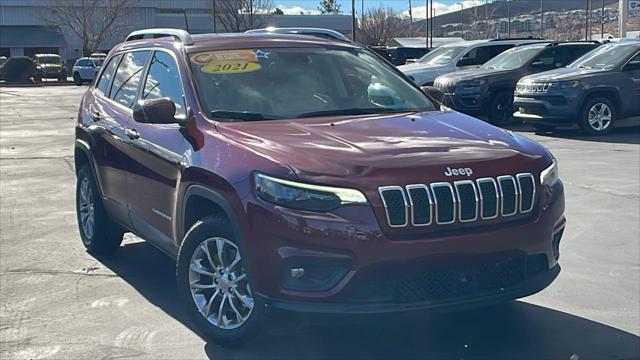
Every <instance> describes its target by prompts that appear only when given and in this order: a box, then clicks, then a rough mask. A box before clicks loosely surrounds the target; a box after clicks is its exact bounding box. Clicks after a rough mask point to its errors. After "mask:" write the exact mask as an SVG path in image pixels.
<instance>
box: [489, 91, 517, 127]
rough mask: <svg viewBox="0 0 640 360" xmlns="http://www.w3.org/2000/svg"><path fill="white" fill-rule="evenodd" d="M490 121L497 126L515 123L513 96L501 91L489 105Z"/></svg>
mask: <svg viewBox="0 0 640 360" xmlns="http://www.w3.org/2000/svg"><path fill="white" fill-rule="evenodd" d="M488 112H489V121H490V122H491V123H492V124H494V125H497V126H504V125H510V124H513V123H514V118H513V116H512V115H513V94H512V93H510V92H507V91H501V92H499V93H497V94H495V96H494V97H493V100H491V103H490V105H489V111H488Z"/></svg>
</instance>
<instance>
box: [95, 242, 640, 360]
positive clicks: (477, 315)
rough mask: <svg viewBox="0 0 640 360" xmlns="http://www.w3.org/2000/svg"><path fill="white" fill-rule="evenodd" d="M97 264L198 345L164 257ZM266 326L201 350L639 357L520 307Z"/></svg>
mask: <svg viewBox="0 0 640 360" xmlns="http://www.w3.org/2000/svg"><path fill="white" fill-rule="evenodd" d="M99 260H100V261H101V262H102V264H104V265H105V266H106V267H108V268H109V269H111V270H112V271H113V272H114V273H115V274H117V275H118V276H119V277H121V278H122V279H123V280H124V281H126V282H127V283H129V284H130V285H131V286H132V287H133V288H135V289H136V290H137V291H138V292H139V293H140V294H141V295H142V296H144V297H145V299H147V300H148V301H149V302H150V303H152V304H153V305H155V306H157V307H159V308H160V309H162V310H163V311H164V312H165V313H167V314H168V315H169V316H171V317H173V318H174V319H176V320H178V321H180V322H181V323H182V324H184V325H185V326H186V327H188V328H189V329H191V330H192V331H194V332H195V333H198V334H199V335H200V336H201V337H202V334H201V333H200V332H199V331H198V330H197V329H196V328H195V326H194V325H193V324H191V322H190V321H189V320H188V319H187V316H186V313H185V312H184V311H183V309H182V307H181V304H180V303H179V300H178V297H177V295H176V289H175V275H174V274H175V263H174V261H173V260H171V259H170V258H169V257H167V256H166V255H164V254H163V253H161V252H160V251H158V250H156V249H155V248H154V247H153V246H151V245H149V244H147V243H146V242H136V243H130V244H127V245H124V246H123V247H122V248H121V249H120V250H119V252H118V253H117V255H115V256H112V257H108V258H100V259H99ZM269 324H272V325H274V326H278V327H279V329H278V331H277V334H274V333H271V334H268V333H265V334H259V335H258V336H256V337H255V338H254V339H251V340H250V341H248V342H247V343H245V344H244V345H243V346H241V347H238V348H225V347H221V346H219V345H217V344H215V343H213V342H207V343H206V345H205V348H204V350H205V352H206V354H207V356H209V357H210V358H212V359H216V360H226V359H371V358H381V359H411V358H420V359H472V358H482V359H572V360H577V359H604V358H616V359H636V358H639V357H640V337H638V336H636V335H633V334H631V333H628V332H625V331H622V330H619V329H616V328H613V327H610V326H607V325H604V324H601V323H598V322H595V321H591V320H588V319H584V318H581V317H578V316H574V315H571V314H567V313H563V312H560V311H556V310H552V309H549V308H545V307H541V306H536V305H532V304H528V303H524V302H520V301H516V302H512V303H510V304H505V305H500V306H494V307H489V308H482V309H476V310H467V311H464V312H457V313H441V314H408V315H403V316H397V315H394V316H389V315H384V316H379V315H378V316H368V317H364V318H363V317H361V318H343V319H341V320H340V322H339V323H334V324H328V323H325V324H319V323H317V322H313V323H312V322H310V321H309V320H308V319H302V318H300V319H298V318H297V317H296V318H293V319H290V321H289V322H286V323H284V322H283V323H281V324H279V323H278V322H270V323H269ZM286 324H295V325H286ZM203 338H204V337H203ZM205 341H206V339H205Z"/></svg>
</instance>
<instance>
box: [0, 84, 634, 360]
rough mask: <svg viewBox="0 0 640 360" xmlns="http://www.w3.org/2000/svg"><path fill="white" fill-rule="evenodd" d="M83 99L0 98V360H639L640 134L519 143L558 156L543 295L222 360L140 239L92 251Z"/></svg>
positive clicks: (170, 276) (370, 322)
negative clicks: (557, 270)
mask: <svg viewBox="0 0 640 360" xmlns="http://www.w3.org/2000/svg"><path fill="white" fill-rule="evenodd" d="M85 90H86V86H83V87H75V86H71V85H70V86H57V87H33V88H0V303H1V307H0V358H1V359H44V358H58V359H88V358H104V359H114V358H154V359H155V358H167V359H186V358H189V359H196V358H207V357H209V358H213V359H222V360H224V359H274V358H275V359H285V358H289V359H307V358H320V359H324V358H344V359H353V358H384V359H405V358H420V359H432V358H437V359H472V358H486V359H500V358H505V359H572V360H577V359H605V358H606V359H635V358H640V337H639V336H638V335H640V245H639V244H640V127H628V128H621V129H617V130H616V131H614V132H613V133H612V134H610V135H608V136H606V137H602V138H589V137H584V136H582V135H581V134H580V133H578V132H577V131H573V130H567V131H563V132H561V133H557V134H536V133H534V132H532V131H531V130H528V129H527V128H526V127H523V126H519V127H517V128H514V130H516V131H518V132H520V133H522V134H524V135H525V136H528V137H530V138H532V139H534V140H536V141H539V142H541V143H543V144H545V145H546V146H548V147H549V148H550V149H551V151H552V152H553V153H554V154H555V155H556V157H557V158H558V161H559V164H560V174H561V177H562V179H563V180H564V183H565V189H566V200H567V212H566V216H567V219H568V225H567V230H566V232H565V235H564V238H563V240H562V244H561V259H560V263H561V265H562V267H563V270H562V273H561V274H560V277H559V278H558V279H557V280H556V281H555V282H554V283H553V284H552V285H551V286H550V287H549V288H547V289H546V290H544V291H543V292H542V293H539V294H536V295H534V296H531V297H528V298H525V299H521V300H520V301H517V302H514V303H512V304H509V305H505V306H498V307H492V308H488V309H480V310H474V311H466V312H461V313H455V314H435V315H433V314H432V315H426V314H419V315H414V316H408V317H395V316H393V317H392V316H386V317H376V318H366V319H363V318H359V319H353V320H352V321H349V322H347V323H345V324H342V325H340V326H330V325H313V324H306V325H304V326H302V327H301V328H300V327H296V328H295V329H293V328H292V329H286V326H285V329H283V330H282V331H279V334H263V335H260V336H258V337H257V338H256V339H255V340H253V341H251V342H249V343H247V344H246V345H245V346H244V347H242V348H239V349H228V348H223V347H219V346H217V345H216V344H214V343H210V342H207V341H206V340H205V339H203V338H202V337H201V336H199V335H198V333H197V332H196V331H195V329H194V328H193V326H192V325H191V324H190V323H189V322H188V321H187V320H186V317H185V314H184V313H183V312H182V309H181V307H180V305H179V304H178V301H177V296H176V289H175V282H174V264H173V262H172V260H170V259H169V258H167V257H166V256H165V255H163V254H162V253H160V252H159V251H157V250H155V249H154V248H153V247H151V246H150V245H148V244H146V243H145V242H143V241H141V240H139V239H137V238H135V237H133V236H131V235H127V238H126V240H125V244H124V246H123V247H122V248H121V249H120V251H119V254H118V255H117V256H115V257H111V258H103V259H97V258H94V257H92V256H90V255H89V254H87V253H86V252H85V251H84V248H83V247H82V244H81V241H80V238H79V235H78V230H77V227H76V219H75V210H74V196H75V195H74V188H75V178H74V172H73V132H74V126H73V124H74V121H75V118H76V115H77V109H78V105H79V99H80V96H81V94H82V93H83V91H85ZM297 323H298V322H297ZM287 330H290V331H288V332H287Z"/></svg>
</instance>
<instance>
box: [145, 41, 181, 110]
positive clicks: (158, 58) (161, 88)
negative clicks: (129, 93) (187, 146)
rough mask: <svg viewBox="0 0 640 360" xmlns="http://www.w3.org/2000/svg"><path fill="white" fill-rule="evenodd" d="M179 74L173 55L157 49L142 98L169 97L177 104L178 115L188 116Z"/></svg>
mask: <svg viewBox="0 0 640 360" xmlns="http://www.w3.org/2000/svg"><path fill="white" fill-rule="evenodd" d="M179 74H180V73H179V72H178V66H177V64H176V62H175V60H174V59H173V57H172V56H171V55H169V54H167V53H165V52H163V51H156V52H155V53H154V55H153V58H152V59H151V65H149V73H148V74H147V79H146V81H145V83H144V90H143V91H142V99H155V98H160V97H168V98H169V99H171V101H173V102H174V103H175V104H176V117H182V118H186V114H187V111H186V109H185V105H184V95H183V94H182V86H181V84H180V75H179Z"/></svg>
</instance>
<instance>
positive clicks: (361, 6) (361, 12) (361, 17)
mask: <svg viewBox="0 0 640 360" xmlns="http://www.w3.org/2000/svg"><path fill="white" fill-rule="evenodd" d="M603 1H604V0H603ZM360 26H364V0H362V1H361V2H360Z"/></svg>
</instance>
